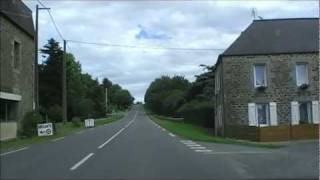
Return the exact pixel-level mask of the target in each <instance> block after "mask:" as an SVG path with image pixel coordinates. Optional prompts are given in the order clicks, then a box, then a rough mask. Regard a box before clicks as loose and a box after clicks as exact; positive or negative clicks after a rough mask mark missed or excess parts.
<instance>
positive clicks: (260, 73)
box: [253, 64, 267, 88]
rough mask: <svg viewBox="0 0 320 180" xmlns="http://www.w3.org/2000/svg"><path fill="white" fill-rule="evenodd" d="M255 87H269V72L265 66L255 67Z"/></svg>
mask: <svg viewBox="0 0 320 180" xmlns="http://www.w3.org/2000/svg"><path fill="white" fill-rule="evenodd" d="M253 71H254V87H255V88H265V87H267V72H266V65H265V64H257V65H255V66H254V69H253Z"/></svg>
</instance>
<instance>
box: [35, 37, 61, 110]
mask: <svg viewBox="0 0 320 180" xmlns="http://www.w3.org/2000/svg"><path fill="white" fill-rule="evenodd" d="M41 53H43V54H44V55H45V56H47V59H46V61H44V63H43V64H40V65H39V102H40V106H43V107H44V108H45V109H48V108H49V107H50V106H53V105H56V104H61V97H62V92H61V89H62V85H61V81H62V78H61V77H62V57H63V51H62V50H61V47H60V46H59V43H58V42H57V41H55V40H54V39H50V40H49V41H48V44H46V45H45V46H44V48H43V49H41Z"/></svg>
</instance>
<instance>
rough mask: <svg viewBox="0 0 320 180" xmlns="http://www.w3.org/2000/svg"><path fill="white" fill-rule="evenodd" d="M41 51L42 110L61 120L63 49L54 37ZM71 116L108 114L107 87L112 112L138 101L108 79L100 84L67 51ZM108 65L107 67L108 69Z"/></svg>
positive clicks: (69, 109) (44, 113)
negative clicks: (43, 59)
mask: <svg viewBox="0 0 320 180" xmlns="http://www.w3.org/2000/svg"><path fill="white" fill-rule="evenodd" d="M41 54H42V56H43V57H44V58H45V61H44V62H43V63H42V64H40V65H39V103H40V113H41V114H42V115H43V116H46V117H48V118H49V119H50V120H51V121H54V122H59V121H61V113H62V109H61V104H62V103H61V102H62V100H61V99H62V98H61V97H62V91H61V89H62V83H61V82H62V60H63V51H62V49H61V47H60V46H59V43H58V42H57V41H55V40H54V39H50V40H48V44H46V45H45V46H44V47H43V49H41ZM66 64H67V101H68V119H69V120H71V119H72V118H73V117H80V118H88V117H93V118H95V117H103V116H105V115H106V113H107V112H106V103H105V99H106V97H105V96H106V95H105V88H108V107H109V108H108V111H109V112H108V113H110V112H112V111H117V110H124V109H126V108H128V107H129V106H130V105H131V104H132V103H133V101H134V98H133V97H132V96H131V94H130V92H129V91H128V90H125V89H122V88H121V87H120V86H119V85H118V84H113V83H112V82H111V81H110V80H108V79H107V78H105V79H103V81H102V83H99V81H98V79H94V78H92V77H91V75H89V74H87V73H83V72H82V70H81V64H80V63H79V62H78V61H76V59H75V57H74V56H73V55H72V54H71V53H67V54H66ZM107 68H108V67H106V71H107V70H108V69H107Z"/></svg>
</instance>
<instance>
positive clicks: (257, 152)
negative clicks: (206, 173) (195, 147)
mask: <svg viewBox="0 0 320 180" xmlns="http://www.w3.org/2000/svg"><path fill="white" fill-rule="evenodd" d="M269 153H272V152H259V151H256V152H255V151H244V152H236V151H235V152H207V153H205V154H269Z"/></svg>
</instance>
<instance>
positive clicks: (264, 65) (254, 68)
mask: <svg viewBox="0 0 320 180" xmlns="http://www.w3.org/2000/svg"><path fill="white" fill-rule="evenodd" d="M256 66H263V67H264V85H262V86H261V85H257V84H256V82H257V76H256ZM253 85H254V87H255V88H259V87H267V65H266V64H265V63H259V64H254V65H253Z"/></svg>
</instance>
